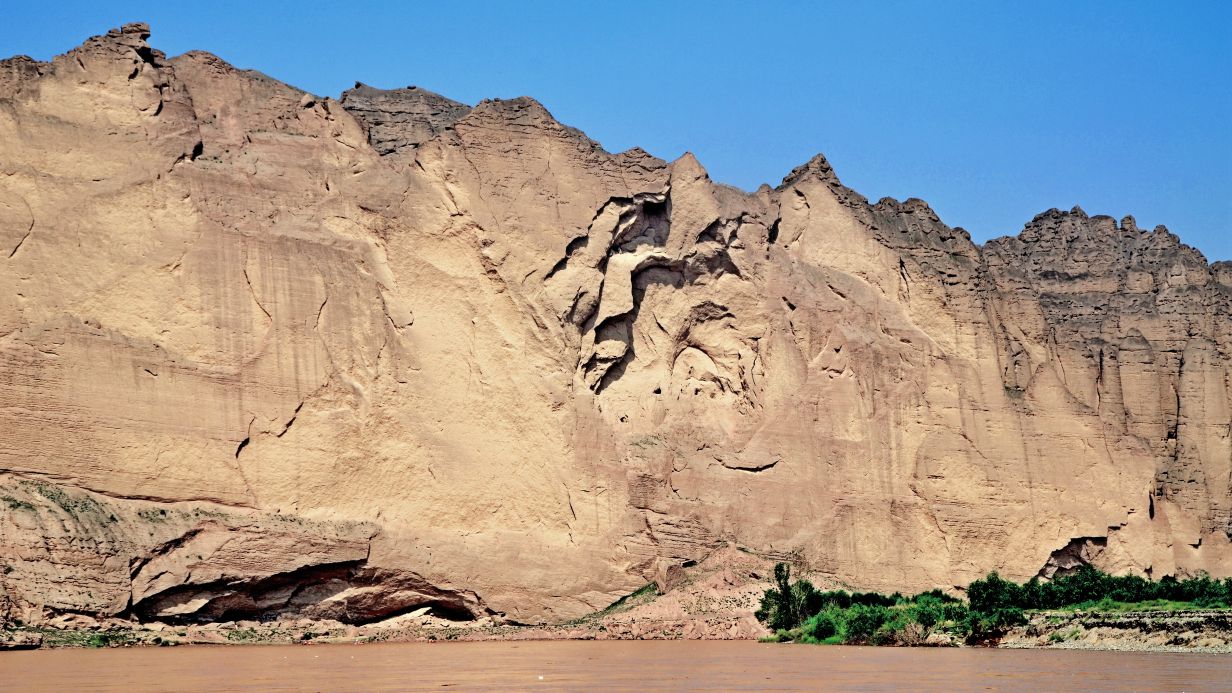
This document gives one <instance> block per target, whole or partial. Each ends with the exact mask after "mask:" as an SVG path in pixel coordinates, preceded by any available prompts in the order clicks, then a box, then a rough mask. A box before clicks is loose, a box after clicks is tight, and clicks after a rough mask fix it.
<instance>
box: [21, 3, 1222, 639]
mask: <svg viewBox="0 0 1232 693" xmlns="http://www.w3.org/2000/svg"><path fill="white" fill-rule="evenodd" d="M148 36H149V29H148V27H145V25H129V26H126V27H124V28H122V29H118V30H114V31H112V32H109V33H107V34H105V35H102V36H98V37H95V38H92V39H89V40H88V41H86V42H85V43H84V44H83V45H82V46H80V47H78V48H76V49H73V50H72V51H69V52H68V53H66V54H65V55H62V56H58V57H56V58H55V59H54V60H52V61H51V62H48V63H40V62H37V61H33V60H30V59H29V58H24V57H17V58H11V59H8V60H4V61H0V113H3V114H4V115H3V117H0V293H2V294H3V295H4V296H5V297H6V300H5V301H0V431H2V433H0V573H2V574H0V605H3V611H0V613H3V614H8V615H7V616H6V618H10V619H21V620H24V621H26V622H34V620H36V619H37V618H38V617H39V614H44V615H49V614H56V613H86V614H94V615H98V616H99V617H108V616H113V615H117V614H124V615H128V616H130V617H134V618H140V619H155V620H158V619H162V620H197V619H206V620H208V619H231V618H257V619H259V618H264V617H266V616H268V615H275V616H277V615H284V614H292V615H303V616H308V617H320V618H330V619H336V620H341V621H348V622H352V623H365V622H368V621H370V620H374V619H380V618H385V617H388V616H391V615H397V614H398V613H402V612H404V611H407V612H409V611H413V610H418V609H422V608H425V607H427V608H431V609H435V610H436V611H437V612H439V613H438V615H443V616H446V617H453V618H465V617H468V616H469V617H479V616H487V615H497V616H502V617H504V618H507V619H509V620H511V621H516V622H521V623H534V622H551V621H563V620H567V619H570V618H574V617H577V616H579V615H582V614H585V613H587V612H590V611H594V610H597V609H602V608H604V607H606V606H608V605H610V604H612V603H613V602H614V601H615V600H617V599H618V598H619V597H621V596H622V595H626V594H629V593H631V592H633V591H635V590H637V589H638V588H639V587H641V586H643V585H645V584H646V583H647V582H650V581H656V580H657V581H658V582H659V583H661V584H662V586H663V587H670V585H671V583H672V582H673V581H674V580H675V579H676V577H678V576H677V575H676V574H675V573H676V572H678V571H674V570H673V568H672V566H679V565H683V564H685V563H687V562H689V561H693V560H699V559H700V558H702V557H703V556H705V555H706V554H708V553H709V552H710V551H712V550H714V549H715V547H718V546H721V545H724V544H729V545H739V546H742V547H747V548H748V549H749V550H753V551H757V552H759V553H760V555H766V556H769V555H783V556H788V555H790V556H793V557H794V558H793V560H796V561H797V562H799V563H801V564H804V565H806V566H807V567H808V568H809V570H810V571H811V572H812V573H813V574H817V575H824V576H830V577H831V578H832V579H834V580H835V581H839V582H843V583H845V584H849V585H852V586H855V587H859V588H864V589H881V590H888V591H893V590H904V591H906V590H917V589H929V588H933V587H942V588H947V589H949V588H953V587H955V586H961V585H965V584H966V583H968V582H969V581H970V580H972V579H974V578H976V577H979V576H982V575H983V574H984V573H986V572H987V571H989V570H992V569H996V570H999V571H1000V572H1001V573H1002V574H1003V575H1005V576H1007V577H1012V578H1015V579H1025V578H1027V577H1030V576H1033V575H1036V574H1039V573H1041V571H1042V572H1043V573H1044V574H1045V575H1048V574H1052V573H1054V572H1055V571H1057V570H1069V569H1072V568H1073V567H1075V566H1076V565H1078V564H1081V563H1083V562H1091V563H1095V564H1096V565H1098V566H1099V567H1101V568H1104V569H1106V570H1111V571H1115V572H1121V571H1134V572H1138V573H1142V574H1149V575H1151V576H1153V577H1156V578H1158V577H1161V576H1163V575H1168V574H1182V573H1192V572H1196V571H1198V570H1207V571H1209V572H1210V573H1212V574H1214V575H1221V576H1222V575H1227V574H1229V573H1230V572H1232V543H1230V541H1229V535H1230V533H1232V439H1230V438H1229V433H1228V431H1229V427H1230V425H1232V414H1230V411H1232V395H1230V393H1229V383H1230V382H1232V376H1230V364H1232V360H1230V356H1229V352H1230V348H1232V320H1230V319H1229V318H1230V317H1232V269H1229V265H1228V264H1227V263H1215V264H1213V265H1212V264H1208V263H1207V261H1206V259H1205V258H1203V257H1202V255H1201V254H1200V253H1198V251H1196V250H1194V249H1193V248H1190V247H1188V246H1185V245H1184V244H1182V243H1181V242H1180V240H1179V239H1178V238H1177V237H1176V236H1175V235H1173V234H1171V233H1170V232H1168V231H1167V230H1166V229H1163V228H1157V229H1155V230H1152V231H1145V230H1142V229H1140V228H1138V227H1137V225H1136V223H1135V222H1134V220H1133V219H1132V218H1131V217H1126V218H1124V219H1122V220H1121V221H1120V222H1117V221H1116V220H1114V219H1112V218H1111V217H1105V216H1099V215H1096V216H1092V215H1088V214H1087V213H1086V212H1084V211H1083V210H1081V209H1077V208H1075V209H1073V210H1071V211H1068V212H1066V211H1060V210H1049V211H1047V212H1044V213H1043V214H1040V215H1039V216H1037V217H1036V218H1035V219H1033V220H1031V221H1030V222H1029V223H1028V224H1027V225H1026V226H1025V227H1024V229H1023V230H1022V231H1021V232H1020V233H1019V234H1018V235H1017V236H1013V237H1007V238H1001V239H997V240H994V241H991V242H989V243H987V244H985V245H984V246H983V247H980V246H977V245H976V244H974V243H973V242H972V241H971V239H970V236H969V235H968V234H967V233H966V232H965V231H963V230H961V229H956V228H950V227H949V226H947V225H946V224H945V223H944V222H943V221H942V220H941V219H940V218H939V217H938V215H937V214H936V213H935V212H934V211H933V210H932V209H931V208H930V207H929V206H928V205H927V204H926V203H924V202H923V201H920V200H916V199H909V200H906V201H904V202H899V201H897V200H893V199H889V198H887V199H884V200H881V201H879V202H877V203H875V204H870V203H869V202H868V201H867V200H866V199H865V198H864V197H862V196H860V195H859V194H858V193H856V192H854V191H852V190H850V189H849V188H847V187H846V186H844V185H843V184H842V182H841V181H840V180H839V178H838V176H837V175H836V174H835V172H834V170H833V168H832V167H831V166H830V164H829V163H828V162H826V160H825V159H824V158H822V157H820V156H818V157H816V158H814V159H813V160H812V161H810V162H809V163H807V164H805V165H804V166H801V167H800V168H797V169H796V170H795V171H793V172H792V173H791V174H790V175H789V176H788V177H787V178H786V179H784V181H783V183H782V184H781V185H779V186H778V187H777V188H770V187H769V186H763V187H762V188H761V189H759V190H758V191H756V192H753V193H745V192H742V191H739V190H736V189H733V188H730V187H728V186H723V185H720V184H716V183H714V182H713V181H711V180H710V179H709V177H708V176H707V174H706V172H705V169H704V168H703V167H702V165H701V163H700V162H698V161H697V160H696V158H694V157H693V156H692V155H685V156H683V157H681V158H680V159H678V160H676V161H674V162H671V163H668V162H664V161H661V160H659V159H657V158H655V157H653V156H651V155H649V154H647V153H646V152H644V151H642V150H639V149H633V150H629V151H627V152H623V153H619V154H611V153H609V152H607V151H605V150H604V149H603V148H602V147H601V146H600V145H599V144H598V143H597V142H594V141H593V140H591V139H590V138H588V137H587V136H586V135H585V134H584V133H582V132H581V131H579V130H577V129H575V128H572V127H569V126H566V125H563V124H561V123H559V122H558V121H556V119H555V118H554V117H553V116H552V115H551V113H550V112H549V111H548V110H547V109H545V108H544V107H543V106H542V105H541V104H539V103H537V102H535V101H534V100H532V99H528V98H518V99H509V100H489V101H484V102H481V103H479V104H477V105H475V106H474V107H473V108H471V107H467V106H465V105H462V104H459V103H456V102H453V101H450V100H448V99H445V98H444V97H440V96H437V95H435V94H431V93H430V92H426V91H424V90H422V89H411V88H408V89H398V90H389V91H384V90H377V89H373V88H371V87H366V86H363V85H360V86H357V87H356V88H355V89H352V90H349V91H347V92H346V93H345V94H343V95H342V96H341V97H340V99H338V100H334V99H332V98H329V97H318V96H315V95H311V94H305V93H304V92H302V91H300V90H298V89H295V88H293V87H290V86H288V85H286V84H283V83H281V82H278V81H277V80H274V79H271V78H269V77H267V76H265V75H261V74H259V73H256V72H252V71H245V70H238V69H236V68H234V67H232V66H230V65H228V64H227V63H225V62H224V61H222V60H221V59H219V58H217V57H215V56H212V55H209V54H207V53H201V52H192V53H187V54H184V55H181V56H177V57H175V58H170V59H169V58H167V57H166V56H164V55H162V54H161V53H160V52H158V51H157V50H154V49H153V48H151V47H150V46H149V44H148V43H147V38H148ZM70 145H71V146H70ZM292 424H294V425H292ZM1075 537H1077V538H1078V539H1075ZM1074 542H1077V543H1074ZM1007 548H1008V549H1009V550H1007Z"/></svg>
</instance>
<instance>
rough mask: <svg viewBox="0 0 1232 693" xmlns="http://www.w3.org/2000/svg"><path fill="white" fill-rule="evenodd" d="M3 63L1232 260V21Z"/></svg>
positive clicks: (615, 36)
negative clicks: (186, 81) (425, 108)
mask: <svg viewBox="0 0 1232 693" xmlns="http://www.w3.org/2000/svg"><path fill="white" fill-rule="evenodd" d="M0 16H2V17H3V20H4V21H2V22H0V55H3V56H8V55H12V54H16V53H25V54H28V55H31V56H33V57H35V58H39V59H47V58H49V57H51V56H52V55H54V54H57V53H62V52H64V51H65V50H68V49H69V48H71V47H73V46H75V45H76V44H78V43H79V42H80V41H82V40H83V39H84V38H86V37H87V36H90V35H92V34H97V33H102V32H103V31H105V30H106V29H107V28H109V27H112V26H118V25H119V24H122V23H124V22H128V21H148V22H149V23H150V24H151V27H152V30H153V34H154V35H153V37H152V38H151V43H153V44H154V45H155V46H156V47H158V48H160V49H162V50H164V51H165V52H167V53H168V54H171V55H175V54H178V53H182V52H184V51H186V50H190V49H204V50H208V51H210V52H212V53H215V54H217V55H219V56H221V57H222V58H224V59H226V60H228V61H230V62H232V63H234V64H236V65H238V66H240V67H245V68H252V69H257V70H260V71H262V72H265V73H267V74H269V75H271V76H273V77H276V78H278V79H281V80H283V81H285V82H288V83H291V84H293V85H295V86H298V87H301V88H303V89H306V90H308V91H312V92H314V93H317V94H322V95H333V96H337V95H338V94H339V93H340V92H341V91H342V90H343V89H345V88H348V87H350V86H351V85H352V84H353V83H354V82H355V81H356V80H361V81H363V82H366V83H368V84H372V85H374V86H379V87H398V86H405V85H408V84H416V85H419V86H422V87H425V88H428V89H431V90H433V91H437V92H440V93H442V94H444V95H446V96H449V97H451V98H454V99H457V100H459V101H464V102H467V103H475V102H476V101H479V100H480V99H483V98H486V97H513V96H520V95H530V96H534V97H535V98H536V99H538V100H539V101H541V102H542V103H543V104H544V105H546V106H547V107H548V109H549V110H551V111H552V112H553V113H554V114H555V115H556V117H557V118H559V119H560V120H561V121H563V122H565V123H567V124H569V125H574V126H576V127H579V128H581V129H582V130H584V131H586V133H587V134H589V135H590V136H591V137H593V138H595V139H596V140H598V141H599V142H600V143H602V144H603V146H604V147H606V148H607V149H608V150H610V151H620V150H623V149H627V148H629V147H632V146H635V145H636V146H641V147H643V148H645V149H646V150H648V151H650V152H651V153H653V154H656V155H658V156H660V157H663V158H665V159H674V158H675V157H677V156H678V155H680V154H681V153H682V152H684V151H686V150H688V151H692V152H694V153H695V154H696V155H697V157H698V158H699V159H700V160H701V162H702V164H703V165H705V166H706V168H707V169H708V170H709V171H710V174H711V177H712V178H714V179H715V180H717V181H722V182H725V183H731V184H733V185H736V186H739V187H742V188H745V189H753V188H755V187H757V185H759V184H760V183H762V182H768V183H770V184H772V185H774V184H777V183H778V182H779V181H780V180H781V179H782V177H783V176H784V175H786V174H787V172H788V171H790V170H791V169H792V168H793V167H794V166H796V165H799V164H801V163H803V162H805V161H807V160H808V159H809V158H810V157H811V156H812V155H813V154H814V153H816V152H819V151H820V152H823V153H824V154H825V155H826V156H827V157H828V158H829V159H830V161H831V163H832V164H833V165H834V167H835V169H836V171H837V172H838V174H839V176H840V177H841V178H842V179H843V181H844V182H845V183H847V184H848V185H850V186H851V187H853V188H855V189H856V190H858V191H860V192H861V193H863V194H865V195H866V196H868V197H869V198H870V199H873V200H876V199H878V198H880V197H882V196H885V195H889V196H893V197H897V198H899V199H904V198H907V197H921V198H923V199H925V200H927V201H928V202H929V203H930V204H932V206H933V208H934V209H936V210H937V212H938V213H939V214H940V215H941V217H942V219H944V220H945V221H946V222H947V223H949V224H950V225H953V226H962V227H965V228H966V229H968V230H969V231H971V232H972V235H973V236H974V237H975V238H976V240H978V241H983V240H986V239H988V238H993V237H995V236H1001V235H1005V234H1011V233H1016V232H1017V231H1018V230H1019V229H1020V228H1021V227H1022V225H1023V223H1025V222H1026V221H1027V220H1029V219H1030V218H1031V217H1032V216H1033V215H1034V214H1035V213H1037V212H1040V211H1043V210H1045V209H1048V208H1050V207H1060V208H1064V209H1068V208H1069V207H1072V206H1073V205H1075V204H1079V205H1081V206H1082V207H1083V208H1084V209H1085V210H1086V211H1087V212H1088V213H1090V214H1110V215H1113V216H1115V217H1118V218H1119V217H1121V216H1122V215H1125V214H1133V215H1134V216H1135V217H1137V219H1138V225H1139V226H1143V227H1147V228H1149V227H1152V226H1154V225H1156V224H1166V225H1167V226H1168V227H1169V228H1170V229H1171V230H1172V231H1173V232H1175V233H1177V234H1179V235H1180V236H1181V237H1182V238H1183V239H1184V240H1185V241H1186V242H1188V243H1190V244H1192V245H1195V246H1197V247H1198V248H1200V249H1201V250H1202V251H1203V252H1205V253H1206V255H1207V257H1208V258H1209V259H1211V260H1217V259H1232V2H1200V1H1196V0H1186V1H1183V2H1181V1H1175V2H1174V1H1168V0H1161V1H1160V2H1155V3H1148V2H1137V1H1132V0H1120V1H1117V2H1102V1H1099V2H1096V1H1083V0H1069V1H1066V2H1052V1H1038V0H1037V1H1034V2H1012V3H1011V2H993V1H986V2H947V1H944V0H934V1H932V2H923V1H921V2H891V1H886V0H882V1H881V2H875V3H873V2H869V3H861V2H852V1H845V2H793V3H786V2H752V1H749V2H741V3H736V2H725V1H722V0H708V1H706V2H685V1H680V2H670V1H667V0H662V1H660V2H635V1H629V0H626V1H622V2H598V1H593V2H592V1H587V0H574V1H573V2H551V3H549V2H529V1H527V2H508V3H495V2H492V3H488V2H483V1H482V0H468V1H467V2H446V1H444V0H440V1H437V2H430V3H425V2H410V1H407V2H392V1H391V2H372V3H363V2H329V3H316V2H308V1H305V0H301V1H300V2H264V3H263V2H257V1H256V0H251V1H249V2H231V1H230V0H211V1H208V2H182V3H181V2H177V1H174V0H164V1H162V2H157V3H152V2H151V3H141V2H124V1H122V0H108V1H105V2H97V1H92V2H80V1H77V0H57V1H56V2H54V3H34V2H22V1H20V0H0Z"/></svg>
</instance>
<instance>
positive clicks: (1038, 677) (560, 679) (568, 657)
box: [0, 641, 1232, 692]
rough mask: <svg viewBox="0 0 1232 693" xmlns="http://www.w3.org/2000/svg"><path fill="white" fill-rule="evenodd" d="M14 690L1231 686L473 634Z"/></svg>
mask: <svg viewBox="0 0 1232 693" xmlns="http://www.w3.org/2000/svg"><path fill="white" fill-rule="evenodd" d="M0 689H2V690H14V691H74V692H80V691H126V692H127V691H231V690H249V689H251V690H262V691H406V690H450V689H452V690H459V691H486V690H501V691H512V690H516V691H522V690H526V691H559V690H568V691H573V690H594V689H602V690H618V691H643V690H745V691H767V690H770V691H795V690H809V691H813V690H859V691H881V690H901V689H908V690H944V691H976V690H979V691H987V690H999V691H1056V690H1083V691H1129V690H1134V691H1154V690H1163V691H1204V690H1223V691H1228V690H1232V656H1222V655H1196V654H1145V653H1126V652H1078V651H1059V650H983V649H953V650H949V649H891V648H862V647H816V646H808V645H762V644H758V643H752V642H687V641H666V642H662V641H660V642H576V641H573V642H570V641H564V642H482V643H408V644H381V645H313V646H293V645H287V646H243V647H223V646H219V647H208V646H197V647H178V648H161V649H153V648H141V649H110V650H39V651H31V652H7V653H0Z"/></svg>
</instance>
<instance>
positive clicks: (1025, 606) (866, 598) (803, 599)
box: [756, 563, 1232, 645]
mask: <svg viewBox="0 0 1232 693" xmlns="http://www.w3.org/2000/svg"><path fill="white" fill-rule="evenodd" d="M774 575H775V585H776V586H775V587H773V588H771V589H768V590H766V592H765V594H764V595H762V599H761V607H760V608H759V609H758V610H757V613H756V616H757V618H758V619H759V620H760V621H761V622H762V623H765V624H766V625H767V626H769V627H770V628H771V629H772V630H774V631H775V638H774V639H777V640H795V641H799V642H811V643H834V644H837V643H846V644H873V645H917V644H922V643H924V642H926V641H928V639H929V637H930V636H931V635H932V634H934V633H938V632H940V633H946V634H948V635H950V636H952V637H955V638H960V639H965V640H967V641H968V642H980V641H986V640H990V639H995V638H997V637H1000V636H1001V635H1004V633H1005V632H1006V631H1007V630H1009V629H1010V628H1012V627H1014V626H1016V625H1020V624H1023V623H1026V615H1025V613H1024V612H1026V611H1028V610H1033V609H1061V608H1067V607H1079V608H1084V607H1092V606H1095V607H1098V608H1103V607H1109V606H1113V605H1116V604H1122V605H1124V604H1134V603H1140V602H1151V601H1157V600H1165V601H1169V602H1177V603H1182V604H1183V605H1187V606H1192V607H1194V608H1232V578H1227V579H1224V580H1216V579H1213V578H1211V577H1210V576H1208V575H1205V574H1200V575H1198V576H1196V577H1192V578H1187V579H1184V580H1177V579H1175V578H1172V577H1165V578H1164V579H1162V580H1159V581H1157V582H1152V581H1150V580H1147V579H1145V578H1141V577H1138V576H1136V575H1125V576H1113V575H1109V574H1107V573H1104V572H1101V571H1099V570H1097V569H1095V568H1093V567H1091V566H1083V567H1082V568H1080V569H1079V570H1077V571H1075V572H1074V573H1072V574H1069V575H1065V576H1062V577H1057V578H1055V579H1053V580H1049V581H1047V582H1044V581H1041V580H1039V579H1037V578H1032V579H1031V580H1030V581H1028V582H1027V583H1025V584H1021V585H1020V584H1018V583H1015V582H1011V581H1009V580H1005V579H1003V578H1002V577H1001V576H999V575H997V573H995V572H993V573H989V574H988V576H987V577H985V578H983V579H981V580H976V581H974V582H972V583H971V584H970V585H969V586H968V587H967V597H968V599H969V602H966V603H964V602H963V601H962V600H960V599H957V598H955V597H953V596H950V595H948V594H945V593H944V592H941V591H940V590H932V591H929V592H923V593H920V594H917V595H915V596H911V597H906V596H904V595H902V594H900V593H898V592H895V593H894V594H891V595H884V594H878V593H876V592H845V591H843V590H834V591H829V592H822V591H818V590H817V589H816V588H815V587H813V585H812V583H810V582H809V581H807V580H797V581H795V582H792V581H791V568H790V567H789V566H788V565H787V564H785V563H780V564H778V565H776V566H775V569H774Z"/></svg>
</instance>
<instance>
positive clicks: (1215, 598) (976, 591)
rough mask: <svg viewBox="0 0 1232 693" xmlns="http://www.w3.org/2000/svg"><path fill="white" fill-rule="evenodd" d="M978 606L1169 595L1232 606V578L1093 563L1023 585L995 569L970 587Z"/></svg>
mask: <svg viewBox="0 0 1232 693" xmlns="http://www.w3.org/2000/svg"><path fill="white" fill-rule="evenodd" d="M967 598H968V599H970V600H971V609H972V610H974V611H992V610H995V609H1007V608H1017V609H1063V608H1066V607H1074V606H1078V607H1081V606H1086V605H1091V604H1096V603H1099V602H1102V601H1110V602H1116V603H1122V604H1132V603H1135V602H1148V601H1156V600H1165V601H1172V602H1186V603H1191V604H1193V605H1194V606H1196V607H1199V608H1204V609H1212V608H1213V609H1226V608H1229V607H1232V578H1225V579H1223V580H1216V579H1213V578H1211V577H1210V576H1209V575H1207V574H1205V573H1200V574H1198V575H1197V576H1195V577H1191V578H1186V579H1184V580H1177V579H1176V578H1174V577H1172V576H1167V577H1165V578H1163V579H1161V580H1159V581H1157V582H1153V581H1151V580H1147V579H1146V578H1142V577H1139V576H1137V575H1109V574H1107V573H1105V572H1102V571H1100V570H1097V569H1095V568H1093V567H1091V566H1089V565H1084V566H1082V567H1081V568H1079V569H1078V570H1077V571H1075V572H1073V573H1071V574H1069V575H1065V576H1062V577H1058V578H1055V579H1053V580H1049V581H1048V582H1042V581H1040V580H1039V579H1038V578H1031V579H1030V580H1029V581H1028V582H1027V583H1026V584H1023V585H1019V584H1017V583H1014V582H1011V581H1009V580H1005V579H1003V578H1001V577H1000V576H999V575H997V574H996V573H989V574H988V577H986V578H984V579H983V580H976V581H975V582H972V583H971V585H970V586H969V587H967Z"/></svg>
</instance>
